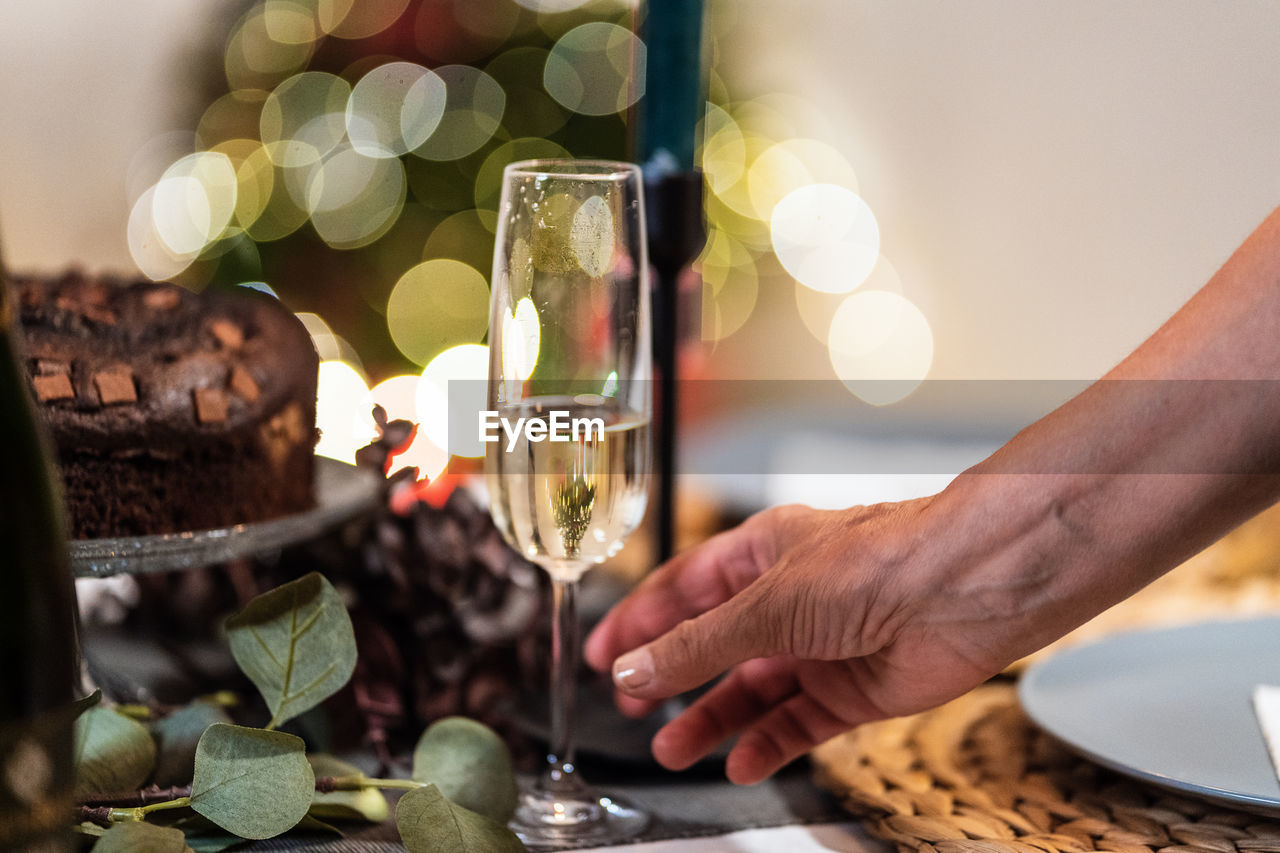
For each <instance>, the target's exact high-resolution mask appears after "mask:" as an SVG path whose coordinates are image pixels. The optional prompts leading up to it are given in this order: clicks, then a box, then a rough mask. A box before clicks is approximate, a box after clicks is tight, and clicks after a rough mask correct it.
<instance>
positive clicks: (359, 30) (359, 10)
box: [317, 0, 409, 39]
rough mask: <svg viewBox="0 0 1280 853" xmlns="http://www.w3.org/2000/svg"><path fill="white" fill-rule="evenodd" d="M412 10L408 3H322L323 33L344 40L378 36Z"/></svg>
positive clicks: (389, 0)
mask: <svg viewBox="0 0 1280 853" xmlns="http://www.w3.org/2000/svg"><path fill="white" fill-rule="evenodd" d="M408 8H409V0H319V3H318V7H317V10H318V16H317V17H318V20H319V23H320V27H321V29H323V30H324V31H325V32H326V33H328V34H329V35H331V36H337V37H338V38H341V39H362V38H368V37H369V36H374V35H377V34H378V33H380V32H382V31H383V30H385V29H387V28H388V27H390V26H391V25H392V24H394V23H395V22H396V19H397V18H399V17H400V16H401V15H403V14H404V11H405V9H408Z"/></svg>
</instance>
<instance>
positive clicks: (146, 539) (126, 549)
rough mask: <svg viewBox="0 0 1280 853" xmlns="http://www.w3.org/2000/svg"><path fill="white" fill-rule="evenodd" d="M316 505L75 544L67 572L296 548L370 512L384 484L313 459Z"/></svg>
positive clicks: (195, 562) (97, 572)
mask: <svg viewBox="0 0 1280 853" xmlns="http://www.w3.org/2000/svg"><path fill="white" fill-rule="evenodd" d="M315 472H316V483H315V495H316V505H315V506H314V507H313V508H312V509H309V510H307V511H306V512H300V513H297V514H296V515H289V516H285V517H284V518H277V519H272V520H271V521H259V522H254V523H251V524H237V525H234V526H232V527H222V528H218V529H216V530H198V531H189V532H184V533H164V534H159V535H155V536H131V537H124V538H119V539H76V540H72V542H71V548H70V550H71V569H72V572H73V574H74V575H75V576H76V577H78V578H106V577H111V576H112V575H119V574H133V575H137V574H149V573H152V572H171V571H177V570H181V569H195V568H202V567H204V566H210V565H213V564H216V563H225V562H227V561H228V560H237V559H240V558H242V557H249V556H252V555H254V554H258V553H261V552H263V551H269V550H272V549H276V548H283V547H285V546H287V545H295V544H297V543H299V542H304V541H306V540H308V539H311V538H314V537H315V536H318V535H319V534H321V533H323V532H325V531H326V530H329V529H330V528H332V527H335V526H337V525H338V524H341V523H342V522H344V521H347V520H348V519H351V518H354V517H355V516H357V515H359V514H360V513H363V512H367V511H369V510H370V509H372V508H373V507H375V506H376V505H377V504H378V502H379V499H380V494H381V489H382V484H383V483H384V482H385V481H384V480H383V479H382V478H381V477H379V476H378V475H377V473H376V472H373V471H369V470H366V469H363V468H357V467H355V466H354V465H347V464H346V463H343V462H337V461H335V460H333V459H326V458H324V457H321V456H317V457H316V467H315Z"/></svg>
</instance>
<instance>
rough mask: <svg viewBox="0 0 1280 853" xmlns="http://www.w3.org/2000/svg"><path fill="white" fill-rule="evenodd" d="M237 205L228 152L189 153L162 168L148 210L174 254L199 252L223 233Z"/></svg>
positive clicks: (233, 168) (157, 230) (157, 231)
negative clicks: (167, 166) (163, 170)
mask: <svg viewBox="0 0 1280 853" xmlns="http://www.w3.org/2000/svg"><path fill="white" fill-rule="evenodd" d="M235 208H236V170H235V167H234V166H232V165H231V160H230V158H229V157H227V155H225V154H220V153H215V152H212V151H202V152H198V153H196V154H189V155H187V156H186V157H183V158H182V159H180V160H178V162H176V163H174V164H173V165H171V166H170V167H169V168H168V169H165V172H164V174H163V175H162V176H161V178H160V180H159V181H158V182H157V183H156V186H155V194H154V195H153V197H152V201H151V213H152V216H153V217H154V220H155V229H156V233H157V234H158V235H159V237H160V239H161V240H163V241H164V244H165V245H166V246H167V247H168V249H169V251H171V252H172V253H173V254H174V255H175V256H183V255H196V254H199V253H200V252H201V251H203V249H204V248H205V246H207V245H208V244H209V243H211V242H213V241H214V240H216V239H217V238H218V236H219V235H221V234H222V231H223V229H225V228H226V227H227V224H228V223H229V222H230V221H231V216H232V214H233V213H235Z"/></svg>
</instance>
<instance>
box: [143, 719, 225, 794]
mask: <svg viewBox="0 0 1280 853" xmlns="http://www.w3.org/2000/svg"><path fill="white" fill-rule="evenodd" d="M230 722H231V718H230V717H228V716H227V712H226V711H224V710H223V709H222V708H221V707H220V706H218V705H214V704H212V703H210V702H196V703H194V704H192V705H188V706H187V707H185V708H182V709H180V710H178V711H175V712H173V713H172V714H170V715H169V716H167V717H165V718H164V719H163V720H157V721H156V722H154V723H152V724H151V736H152V737H153V738H154V739H155V742H156V771H155V777H154V782H155V783H156V784H157V785H160V786H167V785H185V784H187V783H188V782H190V781H191V775H192V772H193V771H194V768H195V759H196V744H198V743H199V742H200V736H201V735H203V734H204V731H205V729H207V728H209V726H212V725H213V724H214V723H230Z"/></svg>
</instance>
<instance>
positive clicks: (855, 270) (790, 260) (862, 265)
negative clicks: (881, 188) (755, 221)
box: [770, 184, 880, 293]
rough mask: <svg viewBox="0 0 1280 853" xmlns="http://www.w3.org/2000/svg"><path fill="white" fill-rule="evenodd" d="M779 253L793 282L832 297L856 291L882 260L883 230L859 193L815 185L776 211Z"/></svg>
mask: <svg viewBox="0 0 1280 853" xmlns="http://www.w3.org/2000/svg"><path fill="white" fill-rule="evenodd" d="M770 229H771V234H772V239H773V250H774V253H775V254H776V255H777V256H778V260H779V261H780V262H781V263H782V265H783V266H784V267H785V268H786V270H787V272H789V273H790V274H791V275H792V277H793V278H795V279H796V280H797V281H799V282H800V283H801V284H803V285H805V286H806V287H811V288H813V289H814V290H821V291H824V292H826V293H845V292H848V291H850V290H853V289H854V288H855V287H857V286H858V285H860V284H862V282H863V281H864V280H865V279H866V277H867V276H868V275H870V274H871V269H872V267H874V266H875V264H876V259H877V258H879V256H880V227H879V225H878V224H877V223H876V218H875V214H873V213H872V212H871V208H870V207H868V206H867V203H866V202H865V201H863V200H862V198H861V197H860V196H858V195H857V194H856V193H854V192H852V191H850V190H848V189H845V188H844V187H840V186H836V185H835V184H812V185H810V186H806V187H801V188H800V189H798V190H795V191H794V192H791V193H790V194H788V195H787V196H786V197H785V198H783V199H782V201H780V202H778V204H777V206H776V207H774V209H773V217H772V219H771V221H770Z"/></svg>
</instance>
